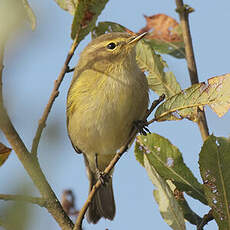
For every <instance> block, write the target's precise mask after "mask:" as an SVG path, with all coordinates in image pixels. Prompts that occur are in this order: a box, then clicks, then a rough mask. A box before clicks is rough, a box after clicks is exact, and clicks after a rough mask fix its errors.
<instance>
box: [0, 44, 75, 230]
mask: <svg viewBox="0 0 230 230" xmlns="http://www.w3.org/2000/svg"><path fill="white" fill-rule="evenodd" d="M3 55H4V46H3V45H1V44H0V118H1V119H0V129H1V130H2V132H3V133H4V135H5V137H6V138H7V140H8V142H9V144H10V145H11V147H12V148H13V150H14V151H15V153H16V154H17V157H18V158H19V160H20V161H21V163H22V164H23V166H24V168H25V170H26V171H27V173H28V174H29V176H30V177H31V179H32V181H33V182H34V184H35V186H36V187H37V188H38V190H39V192H40V193H41V195H42V197H43V198H45V199H47V200H48V201H49V202H48V203H47V207H46V208H47V210H48V211H49V213H50V214H51V215H52V216H53V217H54V219H55V220H56V222H57V223H58V224H59V226H60V227H61V228H62V229H63V230H72V228H73V223H72V221H71V220H70V218H69V217H68V216H67V215H66V213H65V212H64V210H63V208H62V206H61V204H60V202H59V201H58V199H57V197H56V195H55V194H54V192H53V190H52V188H51V187H50V185H49V183H48V182H47V180H46V178H45V176H44V174H43V172H42V170H41V168H40V165H39V163H38V160H37V157H36V155H35V154H30V153H29V151H28V149H27V148H26V146H25V144H24V143H23V141H22V139H21V138H20V136H19V135H18V133H17V131H16V130H15V128H14V126H13V124H12V123H11V121H10V118H9V116H8V114H7V112H6V110H5V107H4V103H3V95H2V70H3Z"/></svg>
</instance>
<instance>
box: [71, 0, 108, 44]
mask: <svg viewBox="0 0 230 230" xmlns="http://www.w3.org/2000/svg"><path fill="white" fill-rule="evenodd" d="M107 2H108V0H78V1H76V9H75V13H74V19H73V23H72V29H71V38H72V39H74V38H75V36H76V34H78V41H77V42H80V41H81V40H82V39H83V38H84V37H85V36H86V35H87V34H88V33H89V32H90V31H91V30H92V29H93V27H94V26H95V23H96V21H97V18H98V16H99V15H100V14H101V12H102V10H103V9H104V7H105V5H106V3H107Z"/></svg>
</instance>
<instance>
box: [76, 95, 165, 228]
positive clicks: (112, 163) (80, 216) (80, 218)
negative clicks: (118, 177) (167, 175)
mask: <svg viewBox="0 0 230 230" xmlns="http://www.w3.org/2000/svg"><path fill="white" fill-rule="evenodd" d="M164 98H165V96H164V95H162V96H161V97H159V99H158V100H155V101H154V102H153V103H152V105H151V107H150V109H149V110H147V112H146V115H145V117H144V119H143V120H144V121H145V120H146V119H147V118H148V116H149V115H150V114H151V112H152V111H153V110H154V109H155V108H156V106H157V105H158V104H159V103H160V102H162V101H163V100H164ZM137 132H138V130H137V128H136V127H134V128H133V130H132V133H131V134H130V136H129V138H128V140H127V141H126V143H125V144H124V145H123V146H122V147H121V148H120V150H119V152H118V153H117V154H116V155H115V156H114V158H113V159H112V160H111V161H110V163H109V165H108V166H107V167H106V169H105V171H104V174H105V175H108V174H109V173H110V172H111V170H112V169H113V168H114V166H115V165H116V163H117V162H118V161H119V159H120V158H121V156H122V155H123V154H124V153H125V152H126V151H127V149H128V146H129V145H130V143H131V142H132V141H133V139H134V137H135V136H136V135H137ZM100 186H101V180H98V181H97V183H96V184H95V185H94V186H93V188H92V190H91V192H90V193H89V195H88V198H87V200H86V202H85V204H84V205H83V207H82V208H81V210H80V212H79V214H78V218H77V220H76V223H75V226H74V229H73V230H82V221H83V218H84V216H85V213H86V211H87V208H88V207H89V205H90V203H91V202H92V199H93V197H94V195H95V193H96V191H97V190H98V189H99V188H100Z"/></svg>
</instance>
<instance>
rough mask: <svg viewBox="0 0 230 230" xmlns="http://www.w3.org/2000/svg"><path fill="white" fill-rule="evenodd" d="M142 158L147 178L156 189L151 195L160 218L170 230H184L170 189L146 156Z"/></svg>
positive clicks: (178, 209) (180, 212)
mask: <svg viewBox="0 0 230 230" xmlns="http://www.w3.org/2000/svg"><path fill="white" fill-rule="evenodd" d="M143 158H144V166H145V169H146V171H147V173H148V176H149V178H150V180H151V181H152V183H153V184H154V185H155V186H156V188H157V189H156V190H154V191H153V195H154V197H155V200H156V202H157V203H158V205H159V210H160V213H161V216H162V217H163V218H164V220H165V222H166V223H167V224H168V225H169V226H170V227H171V228H172V229H175V230H179V229H180V230H185V223H184V217H183V213H182V211H181V209H180V207H179V205H178V203H177V201H176V200H175V198H174V196H173V193H172V191H171V189H170V188H169V186H168V184H167V183H166V182H165V181H164V180H163V179H162V178H161V177H160V175H159V174H158V173H157V171H156V170H155V168H154V167H153V166H152V164H151V162H150V161H149V159H148V157H147V156H146V154H144V155H143Z"/></svg>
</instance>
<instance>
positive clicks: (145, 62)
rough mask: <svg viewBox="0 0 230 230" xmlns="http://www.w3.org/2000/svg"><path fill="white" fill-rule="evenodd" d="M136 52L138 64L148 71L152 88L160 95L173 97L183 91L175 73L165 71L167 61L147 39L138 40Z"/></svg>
mask: <svg viewBox="0 0 230 230" xmlns="http://www.w3.org/2000/svg"><path fill="white" fill-rule="evenodd" d="M136 52H137V62H138V65H139V66H140V68H141V69H142V70H144V71H146V73H147V79H148V82H149V87H150V89H152V90H153V91H154V92H155V93H156V94H158V95H159V96H160V95H162V94H163V93H164V94H165V96H166V97H171V96H173V95H174V94H176V93H179V92H180V91H181V88H180V85H179V83H178V82H177V81H176V78H175V76H174V75H173V73H172V72H168V73H165V72H164V68H165V67H166V63H165V62H164V61H163V60H162V58H161V56H160V55H157V54H156V53H155V52H154V50H153V49H152V48H151V46H150V45H149V44H148V43H147V42H146V41H140V42H138V44H137V49H136Z"/></svg>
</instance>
